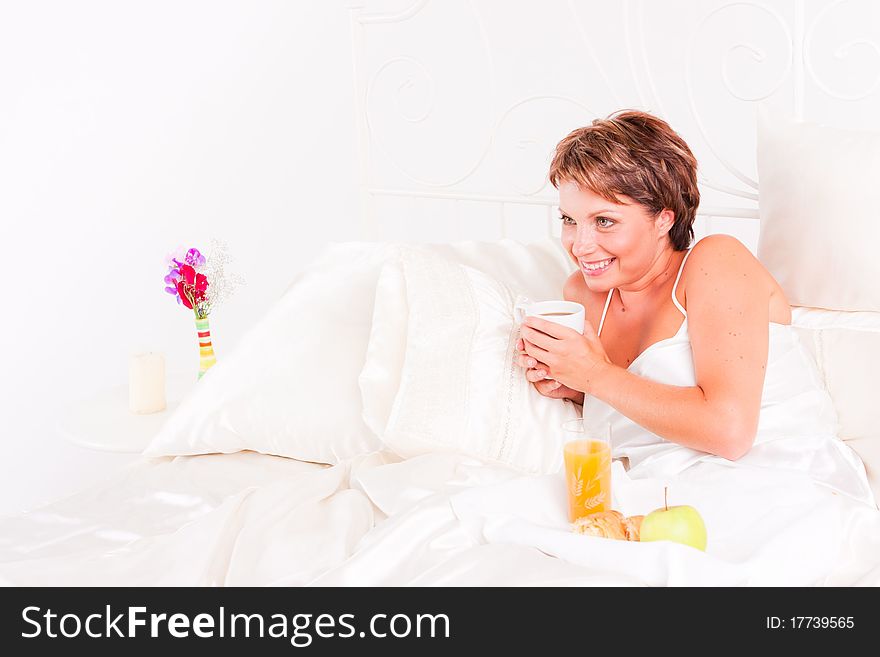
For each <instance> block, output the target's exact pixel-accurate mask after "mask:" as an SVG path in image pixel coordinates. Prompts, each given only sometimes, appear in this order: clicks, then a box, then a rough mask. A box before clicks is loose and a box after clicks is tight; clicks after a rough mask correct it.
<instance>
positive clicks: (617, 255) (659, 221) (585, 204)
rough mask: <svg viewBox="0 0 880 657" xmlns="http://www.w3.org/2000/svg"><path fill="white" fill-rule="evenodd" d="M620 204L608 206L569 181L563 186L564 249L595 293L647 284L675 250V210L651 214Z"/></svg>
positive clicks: (642, 209)
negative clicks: (672, 232)
mask: <svg viewBox="0 0 880 657" xmlns="http://www.w3.org/2000/svg"><path fill="white" fill-rule="evenodd" d="M621 200H622V201H625V202H624V203H623V204H620V203H613V202H611V201H607V200H606V199H604V198H603V197H601V196H599V195H598V194H596V193H594V192H592V191H590V190H589V189H582V188H581V187H579V186H578V185H577V184H576V183H574V182H571V181H563V182H562V183H561V184H560V185H559V211H560V215H561V218H562V244H563V246H564V247H565V250H566V251H567V252H568V254H569V256H571V258H572V259H573V260H574V262H575V263H576V264H577V265H578V267H579V268H580V271H581V275H582V276H583V277H584V280H585V281H586V283H587V287H588V288H590V289H591V290H593V291H594V292H607V291H608V290H610V289H611V288H613V287H617V288H622V289H641V288H642V287H644V286H646V285H649V284H650V281H651V280H652V279H653V276H652V275H651V272H652V271H655V270H656V268H657V264H658V261H659V260H660V257H661V255H662V254H664V253H669V252H671V251H672V250H673V247H672V242H671V241H670V239H669V235H668V233H669V229H670V227H671V226H672V224H673V220H674V216H673V213H672V211H671V210H663V211H662V212H660V213H659V214H658V215H653V214H651V213H650V212H648V211H647V209H646V208H645V207H644V206H641V205H639V204H637V203H635V202H632V201H631V200H629V199H625V198H624V199H621Z"/></svg>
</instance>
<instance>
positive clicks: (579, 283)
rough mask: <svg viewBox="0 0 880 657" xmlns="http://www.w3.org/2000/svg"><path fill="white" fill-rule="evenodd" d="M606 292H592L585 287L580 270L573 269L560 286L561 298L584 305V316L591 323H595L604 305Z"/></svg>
mask: <svg viewBox="0 0 880 657" xmlns="http://www.w3.org/2000/svg"><path fill="white" fill-rule="evenodd" d="M607 296H608V293H607V292H594V291H593V290H591V289H590V288H588V287H587V283H586V281H584V277H583V275H582V274H581V272H580V271H578V270H575V271H574V272H572V274H571V275H570V276H569V277H568V278H567V279H566V281H565V285H563V287H562V298H563V299H565V300H566V301H577V302H578V303H579V304H581V305H582V306H583V307H584V310H585V312H586V317H587V319H588V320H589V321H590V323H592V324H596V322H598V321H599V318H600V316H601V315H602V309H603V308H604V307H605V298H606V297H607Z"/></svg>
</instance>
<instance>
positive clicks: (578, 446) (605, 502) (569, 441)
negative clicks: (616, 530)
mask: <svg viewBox="0 0 880 657" xmlns="http://www.w3.org/2000/svg"><path fill="white" fill-rule="evenodd" d="M562 430H563V432H564V436H565V447H564V448H563V449H564V452H563V456H564V458H565V483H566V486H567V488H568V516H569V520H571V522H574V521H575V520H577V519H578V518H581V517H583V516H587V515H590V514H591V513H599V512H600V511H610V510H611V425H610V424H609V423H607V422H601V423H593V422H590V421H588V420H584V419H581V418H578V419H577V420H569V421H568V422H564V423H563V424H562Z"/></svg>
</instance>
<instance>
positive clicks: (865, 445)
mask: <svg viewBox="0 0 880 657" xmlns="http://www.w3.org/2000/svg"><path fill="white" fill-rule="evenodd" d="M791 323H792V326H793V327H794V330H795V331H796V332H797V333H798V335H799V337H800V339H801V342H802V343H803V344H804V346H805V347H806V348H807V350H808V351H809V352H810V353H811V354H812V355H813V357H814V358H815V359H816V364H817V365H818V369H819V373H820V375H821V376H822V379H823V381H824V383H825V387H826V388H827V390H828V393H829V394H830V395H831V399H832V401H833V402H834V406H835V408H836V410H837V415H838V420H839V426H838V434H839V435H840V437H841V438H842V439H843V440H845V441H846V443H847V445H849V446H850V447H852V448H853V449H854V450H855V451H856V453H857V454H858V455H859V456H860V457H861V459H862V461H863V462H864V464H865V469H866V470H867V473H868V480H869V481H870V483H871V488H872V489H873V490H874V496H875V497H876V498H877V499H880V405H878V395H877V390H878V387H880V386H878V381H880V313H869V312H851V313H847V312H841V311H833V310H824V309H819V308H793V309H792V321H791Z"/></svg>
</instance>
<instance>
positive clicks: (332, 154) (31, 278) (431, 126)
mask: <svg viewBox="0 0 880 657" xmlns="http://www.w3.org/2000/svg"><path fill="white" fill-rule="evenodd" d="M348 4H350V2H346V1H345V0H250V1H248V0H225V1H218V0H177V1H174V2H171V1H169V0H153V1H151V2H145V1H135V0H114V1H111V0H105V1H98V0H77V1H76V2H70V1H62V0H54V1H50V0H0V226H2V235H0V268H2V281H3V285H4V287H3V302H2V306H0V308H2V311H0V312H2V315H0V367H2V376H0V440H2V445H3V451H2V452H0V454H2V457H0V513H9V512H14V511H17V510H21V509H24V508H29V507H32V506H35V505H37V504H39V503H42V502H45V501H49V500H51V499H52V498H55V497H58V496H61V495H63V494H65V493H67V492H70V491H71V490H73V489H75V488H78V487H81V486H83V485H84V484H86V483H88V482H91V481H93V480H95V479H96V478H100V477H101V476H102V475H103V474H104V473H106V472H108V471H109V470H111V469H113V468H116V467H118V466H119V465H120V464H122V463H125V462H126V461H129V460H131V458H132V457H127V456H122V455H113V454H108V453H99V452H93V451H87V450H83V449H79V448H76V447H74V446H72V445H70V444H68V443H66V442H64V441H63V440H62V439H61V438H60V436H59V434H58V432H57V431H56V427H55V423H56V420H57V417H58V415H59V413H60V412H61V411H62V410H63V409H64V408H65V407H67V406H69V405H70V404H73V403H75V402H76V401H77V400H81V399H84V398H87V397H90V396H92V395H94V394H95V393H97V392H99V391H100V390H103V389H106V388H108V387H112V386H115V385H119V384H123V383H124V382H125V381H126V376H127V362H128V355H129V353H130V352H131V351H132V349H135V348H138V347H149V348H152V349H154V350H160V351H163V352H164V353H165V354H166V360H167V362H168V366H169V370H173V371H183V372H191V373H194V372H195V369H196V367H197V352H196V348H195V335H194V328H193V323H192V316H191V314H190V313H187V312H185V311H184V310H182V309H181V308H180V307H178V306H177V305H176V304H175V303H174V302H173V300H172V298H171V297H170V296H169V295H166V294H165V293H164V292H163V290H162V288H163V284H162V280H161V279H162V277H163V276H164V274H165V268H164V263H163V257H164V255H165V254H166V253H167V252H168V251H169V250H170V249H171V248H173V247H174V246H176V245H178V244H183V245H187V246H189V245H197V246H200V247H201V246H205V245H207V244H208V242H209V240H210V238H211V237H218V238H221V239H223V240H225V241H226V242H228V244H229V247H230V252H231V254H232V255H233V256H234V257H235V259H236V260H235V263H234V264H235V267H236V269H237V270H238V271H240V272H242V273H243V274H245V275H246V277H247V279H248V285H247V287H245V288H243V289H242V290H240V291H239V293H238V294H237V296H236V297H234V298H233V299H231V300H230V301H229V302H228V303H227V304H226V305H225V306H223V307H221V308H219V309H218V310H217V311H216V312H215V313H214V314H213V315H212V317H211V325H212V331H213V334H214V344H215V350H216V352H217V356H218V359H221V360H222V358H223V355H224V353H228V351H229V350H231V349H232V348H234V346H235V344H236V342H237V341H238V339H239V338H240V337H241V335H242V333H243V332H244V331H245V330H246V329H247V328H248V327H249V326H250V325H251V324H253V323H254V322H255V321H257V320H258V319H259V318H260V317H261V316H262V314H263V313H264V312H265V311H266V310H267V309H268V308H269V307H270V306H271V304H272V303H273V301H274V300H275V299H276V298H277V297H278V295H279V294H280V293H281V292H282V290H283V289H284V288H285V287H286V285H287V284H288V282H289V281H290V280H291V279H292V278H293V276H294V275H295V274H296V272H298V271H300V270H301V269H302V268H303V267H304V266H305V265H306V264H307V263H308V261H309V260H310V259H311V257H312V256H313V255H314V253H315V251H316V250H318V249H319V248H320V247H321V246H322V245H323V244H325V243H326V242H328V241H330V240H347V239H357V238H359V237H360V234H359V232H358V229H359V227H360V226H361V216H362V215H361V210H362V208H364V207H366V208H369V209H371V211H372V216H374V217H375V218H377V219H378V220H379V221H378V225H377V226H376V228H377V229H378V230H377V231H376V233H375V235H376V236H377V237H379V238H383V239H384V238H399V237H400V236H401V235H402V234H404V233H405V237H407V238H412V239H431V240H449V239H464V238H477V239H491V238H492V237H493V234H494V231H495V230H496V229H497V227H498V217H499V213H498V209H497V208H493V209H492V210H491V213H489V210H488V209H487V206H486V205H484V204H482V202H480V201H473V202H454V201H437V200H434V201H429V202H426V201H423V200H422V199H414V198H408V197H394V196H382V197H376V199H374V202H373V203H368V204H365V205H364V204H362V201H363V198H362V197H361V196H360V190H361V188H360V187H359V184H360V183H361V182H363V183H365V184H366V185H368V186H370V187H372V188H383V189H404V190H410V191H412V190H415V191H417V192H419V193H421V192H425V191H427V192H443V193H446V192H448V193H451V194H458V195H461V194H465V195H466V194H473V195H480V194H502V195H505V196H517V197H520V198H531V197H546V196H548V195H552V194H553V190H552V189H551V188H549V187H548V186H546V185H544V184H543V183H544V182H545V181H544V180H543V177H544V175H545V173H546V160H547V159H548V158H549V154H550V150H551V149H552V146H553V145H554V144H555V142H556V141H558V139H559V138H561V136H563V135H564V134H565V133H566V132H567V131H568V130H569V129H571V128H573V127H575V126H577V125H583V124H585V123H587V122H588V121H589V120H590V119H591V118H593V117H595V116H603V115H605V114H607V113H608V112H610V111H613V110H615V109H618V108H622V107H636V108H642V109H646V110H649V111H654V112H657V113H660V114H661V115H662V116H664V118H666V119H667V120H669V121H670V123H672V125H673V126H674V127H675V128H676V129H677V130H679V132H680V133H681V134H682V135H683V136H684V138H685V139H686V140H687V141H688V143H689V144H690V145H691V147H692V148H693V149H694V151H695V153H696V155H697V158H698V160H699V161H700V164H701V174H702V175H703V176H704V183H705V185H704V187H703V195H704V204H706V205H711V206H717V207H722V206H724V207H741V208H747V209H751V211H752V212H754V209H755V208H756V206H757V202H756V199H755V196H756V189H755V187H756V167H755V161H754V146H755V141H754V120H755V105H756V103H759V102H760V103H765V104H766V105H767V106H769V107H771V108H773V109H775V110H778V111H780V112H781V113H785V114H789V115H795V116H801V117H803V118H806V119H811V120H816V121H821V122H825V123H832V124H836V125H843V126H846V125H852V126H856V127H865V126H869V125H874V124H875V123H876V117H877V116H878V112H880V45H878V44H880V8H878V7H880V3H876V2H874V1H873V0H845V1H843V2H841V1H838V0H765V1H764V2H733V1H727V0H663V1H659V0H658V1H656V2H654V1H650V2H649V1H647V0H627V1H621V2H614V3H608V2H602V1H600V0H571V1H568V0H541V1H540V2H538V1H535V2H526V1H525V0H523V1H522V2H509V1H502V0H473V1H468V0H432V1H431V2H428V3H427V4H424V6H422V2H420V1H418V0H363V2H361V3H359V4H363V5H365V12H366V13H370V14H375V13H388V14H393V13H395V12H396V11H400V10H405V9H407V8H408V7H414V8H416V9H417V11H415V12H414V13H413V14H412V16H411V17H410V18H408V19H407V20H406V21H403V22H396V23H381V22H380V23H373V24H369V25H365V26H364V28H363V36H364V46H365V51H364V53H363V54H364V57H363V59H362V60H360V61H361V69H360V72H361V76H360V77H359V78H357V82H358V85H359V88H360V90H361V92H362V93H363V98H364V103H363V109H364V114H363V116H365V117H366V120H368V121H369V127H370V129H371V131H372V137H371V139H370V141H369V142H368V144H367V145H368V146H369V149H368V151H369V155H370V158H369V160H368V161H367V163H368V164H369V169H368V170H366V171H364V170H363V169H361V168H360V166H359V164H358V159H357V158H358V148H357V134H358V133H357V131H356V129H355V127H356V125H357V124H356V113H355V99H356V95H355V92H354V89H355V82H356V80H355V78H354V76H353V75H352V54H351V53H352V50H351V47H352V42H351V38H350V37H351V34H350V24H349V10H348V7H347V5H348ZM363 127H366V126H365V125H364V126H363ZM474 163H478V165H479V166H477V167H475V168H473V165H474ZM472 168H473V170H472V171H471V169H472ZM364 172H365V173H366V174H367V175H366V176H362V175H361V174H362V173H364ZM731 190H733V191H735V192H736V193H730V192H731ZM741 192H745V193H746V194H745V196H743V195H742V194H741ZM534 210H536V208H535V207H532V208H531V209H530V208H529V207H528V206H523V207H519V208H518V207H516V206H512V207H511V206H508V207H507V208H506V212H507V217H508V221H509V226H508V227H510V226H513V227H514V228H517V227H519V228H522V229H524V230H526V229H528V230H531V226H533V225H535V224H534V223H533V222H534V218H535V216H536V215H535V212H534ZM545 210H546V208H540V207H538V208H537V212H538V213H539V214H538V215H537V216H538V218H539V219H541V218H542V217H543V214H541V213H543V212H544V211H545ZM541 220H542V221H543V219H541ZM712 221H714V222H715V225H714V226H708V227H706V226H703V228H708V229H710V230H712V231H721V232H732V233H734V234H738V233H739V231H744V233H743V238H744V241H746V240H748V239H749V236H754V235H756V228H755V226H754V225H752V226H751V227H748V228H743V226H745V224H743V223H742V222H739V221H736V220H725V219H722V218H718V219H713V220H712ZM698 229H699V227H698ZM512 236H514V237H523V233H520V232H519V231H518V229H517V230H514V231H513V235H512ZM738 236H739V234H738ZM304 375H306V374H305V373H304Z"/></svg>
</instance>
